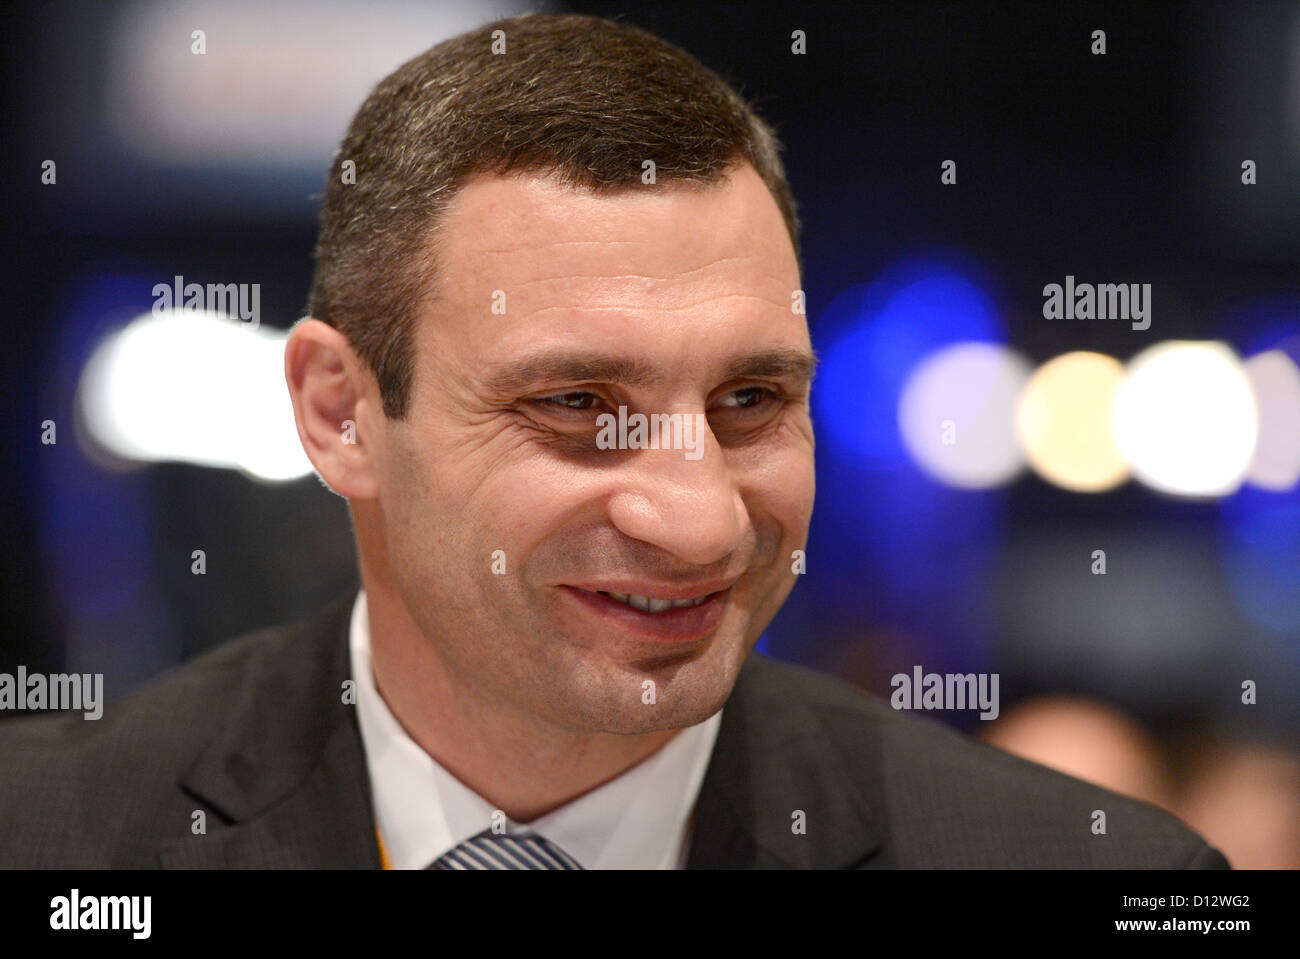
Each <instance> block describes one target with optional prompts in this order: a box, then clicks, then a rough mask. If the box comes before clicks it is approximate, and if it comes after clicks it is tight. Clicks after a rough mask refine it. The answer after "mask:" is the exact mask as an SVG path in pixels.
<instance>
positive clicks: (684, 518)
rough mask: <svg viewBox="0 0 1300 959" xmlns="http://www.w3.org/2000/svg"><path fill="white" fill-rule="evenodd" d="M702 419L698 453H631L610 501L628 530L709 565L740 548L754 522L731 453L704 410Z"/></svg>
mask: <svg viewBox="0 0 1300 959" xmlns="http://www.w3.org/2000/svg"><path fill="white" fill-rule="evenodd" d="M698 423H699V424H700V428H699V430H698V432H697V433H696V438H697V441H698V446H697V451H698V458H694V457H695V456H696V455H697V453H696V452H690V456H689V457H688V455H687V454H688V451H687V450H681V449H646V450H640V451H638V452H636V453H634V454H630V456H631V458H630V459H629V460H628V461H627V462H626V463H624V464H621V472H622V473H623V479H622V481H621V482H620V485H619V489H618V492H616V493H615V494H614V496H613V497H612V498H611V500H610V502H609V514H610V519H611V521H612V522H613V524H614V526H615V527H616V528H617V529H618V530H619V531H620V532H622V533H624V534H625V535H627V536H631V537H633V538H634V539H638V540H641V541H642V542H645V543H650V544H652V545H654V546H658V547H659V548H660V549H663V550H665V551H666V552H668V553H671V554H672V555H673V556H675V557H677V558H678V559H680V560H682V561H683V562H685V563H690V564H692V565H696V566H705V565H708V564H711V563H717V562H719V561H721V560H725V559H726V558H727V557H728V556H730V555H731V554H732V553H733V552H734V551H735V550H737V549H738V548H740V546H741V545H742V544H743V543H744V541H745V536H746V535H747V533H748V531H749V525H750V523H749V512H748V510H746V508H745V503H744V500H743V498H742V497H741V495H740V489H739V487H738V485H737V483H736V481H735V477H734V476H733V475H732V471H731V470H730V469H729V468H728V465H727V458H726V456H725V455H724V453H723V450H722V447H721V446H720V445H719V444H718V441H717V438H716V437H715V436H714V435H713V431H712V430H711V429H709V426H708V421H707V419H706V417H705V416H704V415H703V414H700V415H699V417H698ZM622 455H624V456H629V454H628V453H623V454H622Z"/></svg>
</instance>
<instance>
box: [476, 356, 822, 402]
mask: <svg viewBox="0 0 1300 959" xmlns="http://www.w3.org/2000/svg"><path fill="white" fill-rule="evenodd" d="M816 365H817V357H816V356H815V355H814V354H813V353H811V352H809V351H807V350H799V349H791V348H788V347H780V348H776V349H765V350H757V351H755V352H753V353H749V354H746V355H744V356H740V357H737V358H735V359H733V360H732V361H731V362H730V363H728V364H727V367H726V369H725V371H724V373H723V378H724V379H726V380H735V379H745V378H747V377H771V378H779V377H789V378H792V379H796V380H798V381H800V382H810V381H811V380H812V377H813V371H814V369H815V367H816ZM662 378H663V376H662V373H661V371H660V370H658V369H657V368H656V367H655V366H653V365H652V364H649V363H645V362H643V361H641V360H637V359H631V358H627V357H618V356H599V355H591V354H585V353H583V354H579V353H558V354H544V355H541V356H533V357H527V358H525V359H523V360H520V361H518V362H515V363H512V364H510V365H509V366H506V367H503V368H502V369H499V370H497V371H495V372H493V373H490V374H489V375H488V377H487V379H486V386H487V388H488V389H489V390H491V391H492V392H493V393H496V394H499V395H510V394H516V393H523V392H527V391H528V390H529V389H532V388H534V387H536V386H537V385H538V384H539V383H615V384H619V385H621V386H641V387H644V386H650V385H652V384H654V383H655V382H656V381H658V380H661V379H662Z"/></svg>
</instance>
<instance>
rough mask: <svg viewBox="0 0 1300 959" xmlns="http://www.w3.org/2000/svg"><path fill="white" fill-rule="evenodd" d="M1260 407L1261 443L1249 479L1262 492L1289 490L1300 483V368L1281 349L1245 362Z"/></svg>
mask: <svg viewBox="0 0 1300 959" xmlns="http://www.w3.org/2000/svg"><path fill="white" fill-rule="evenodd" d="M1246 375H1247V377H1249V379H1250V386H1251V389H1252V390H1254V393H1255V403H1256V405H1257V406H1258V408H1259V442H1258V443H1256V445H1255V455H1254V456H1253V457H1252V458H1251V461H1250V466H1249V468H1248V469H1247V470H1246V479H1247V481H1248V482H1250V483H1253V484H1254V485H1256V486H1259V487H1261V488H1263V489H1270V490H1276V491H1279V492H1280V491H1283V490H1289V489H1291V488H1292V487H1293V486H1295V485H1296V482H1297V481H1298V480H1300V369H1297V368H1296V365H1295V362H1294V361H1293V360H1292V359H1291V357H1289V356H1287V354H1286V353H1284V352H1283V351H1282V350H1269V351H1268V352H1267V353H1260V354H1258V355H1256V356H1252V357H1251V358H1250V359H1248V360H1247V361H1246Z"/></svg>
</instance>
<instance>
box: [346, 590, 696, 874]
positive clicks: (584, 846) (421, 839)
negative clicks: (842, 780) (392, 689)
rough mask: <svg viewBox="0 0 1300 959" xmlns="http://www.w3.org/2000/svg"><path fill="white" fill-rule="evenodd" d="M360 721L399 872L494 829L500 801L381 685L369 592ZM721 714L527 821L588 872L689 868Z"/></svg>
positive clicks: (361, 629) (361, 633) (516, 828)
mask: <svg viewBox="0 0 1300 959" xmlns="http://www.w3.org/2000/svg"><path fill="white" fill-rule="evenodd" d="M349 639H350V645H351V654H352V677H353V679H354V680H355V681H356V685H357V689H356V693H357V718H358V720H359V722H360V725H361V741H362V744H363V746H364V747H365V753H366V766H367V768H368V769H369V771H370V786H371V796H372V799H373V802H374V808H375V817H376V819H377V820H378V821H377V822H376V826H377V827H378V829H379V833H380V835H382V836H383V839H384V847H385V848H386V850H387V852H388V858H389V862H390V863H391V864H392V868H394V869H424V868H426V867H427V866H429V864H430V863H432V862H433V861H434V860H435V859H437V858H438V857H439V856H441V855H442V854H443V853H446V852H448V851H450V850H451V849H452V848H454V847H455V846H457V845H459V844H460V843H461V842H463V841H465V840H466V839H469V838H470V837H471V836H475V835H477V834H478V833H480V832H482V831H483V830H484V829H487V828H488V827H489V826H490V825H491V823H492V818H491V817H492V813H493V812H494V807H493V805H492V804H491V803H490V802H488V801H487V800H486V799H484V798H483V797H482V796H480V795H478V793H476V792H474V791H473V790H472V789H470V788H469V787H468V786H466V785H465V784H464V783H462V782H461V781H460V780H458V779H457V778H456V777H455V776H453V775H452V774H451V773H449V772H448V771H447V770H446V769H444V768H443V767H442V766H441V765H440V764H439V763H438V762H437V761H436V760H435V759H434V758H433V757H432V756H430V755H429V754H428V753H426V752H425V751H424V750H423V749H421V748H420V747H419V746H418V745H417V744H416V743H415V741H414V740H413V739H411V737H410V736H409V735H408V734H407V732H406V730H405V729H403V728H402V725H401V723H399V722H398V721H397V719H396V717H394V716H393V714H392V712H391V711H390V710H389V708H388V704H387V703H385V702H384V699H383V697H382V696H380V695H379V693H378V691H377V690H376V689H375V680H374V674H373V673H372V672H371V669H370V619H369V616H368V615H367V612H366V594H365V592H364V591H362V592H360V593H359V594H358V595H357V601H356V603H355V604H354V605H353V607H352V625H351V631H350V637H349ZM721 722H722V711H721V710H719V711H718V712H716V713H714V714H713V715H712V716H711V717H709V718H708V719H706V720H705V721H704V722H702V723H700V724H698V725H696V726H691V727H688V728H686V729H683V730H682V731H681V732H679V733H678V734H677V735H676V736H674V737H673V738H672V739H671V740H669V741H668V743H667V745H665V746H664V747H663V748H661V749H660V750H659V751H658V752H656V753H655V754H654V755H652V756H650V757H648V758H647V759H645V760H643V761H641V762H640V763H638V764H637V765H635V766H633V767H632V768H631V769H629V770H627V771H626V772H624V773H623V774H621V775H620V776H618V777H617V778H615V779H612V780H610V781H609V782H607V783H605V784H604V785H603V786H600V787H598V788H596V789H593V790H592V791H591V792H588V793H586V794H584V795H582V796H579V797H578V798H577V799H574V800H572V801H571V802H568V803H566V804H565V805H563V806H561V807H560V808H559V809H556V810H554V811H553V812H550V813H547V814H546V815H545V816H541V817H539V818H538V819H534V820H533V821H532V822H530V823H528V824H527V825H520V824H517V823H515V822H513V821H510V820H507V821H506V823H507V825H506V831H507V832H508V833H513V834H518V833H524V834H529V833H535V834H537V835H540V836H542V837H543V838H545V839H547V840H549V841H550V842H552V843H555V844H556V845H557V846H559V847H560V848H561V849H563V850H564V851H565V852H567V853H568V854H569V855H570V856H572V857H573V858H574V859H576V860H577V861H578V862H579V863H581V864H582V866H583V868H585V869H681V868H683V867H684V866H685V864H686V857H687V853H688V850H689V847H690V835H689V827H690V820H691V812H692V811H693V810H694V808H695V801H696V798H697V797H698V796H699V792H700V786H701V784H702V783H703V782H704V772H705V770H706V769H707V768H708V765H709V758H710V757H711V756H712V754H713V744H714V741H715V740H716V739H717V736H718V727H719V725H720V724H721Z"/></svg>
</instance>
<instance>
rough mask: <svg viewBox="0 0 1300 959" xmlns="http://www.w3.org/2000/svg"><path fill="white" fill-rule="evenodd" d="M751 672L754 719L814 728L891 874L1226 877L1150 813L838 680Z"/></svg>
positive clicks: (785, 668)
mask: <svg viewBox="0 0 1300 959" xmlns="http://www.w3.org/2000/svg"><path fill="white" fill-rule="evenodd" d="M755 666H756V668H755V669H754V670H753V673H754V675H753V680H752V682H751V688H752V690H753V693H754V695H755V697H756V699H757V700H759V701H761V702H762V704H763V708H767V709H777V710H782V709H784V710H788V711H790V713H791V714H793V713H794V712H796V711H800V710H801V711H806V712H807V713H808V714H810V715H811V716H813V717H815V721H816V723H817V724H818V726H819V728H820V730H821V733H822V735H823V737H824V739H825V741H826V742H828V744H829V745H830V746H831V748H832V749H834V751H835V752H836V754H837V755H838V756H839V758H840V760H841V761H842V763H843V768H844V770H845V772H846V773H847V774H848V775H849V777H850V778H851V779H852V780H853V781H854V782H855V783H856V785H857V786H858V788H859V790H860V791H861V793H862V794H863V795H864V796H868V797H870V802H871V805H872V807H873V808H872V810H871V812H872V814H873V815H874V816H875V817H876V818H878V819H882V820H883V821H884V823H883V824H884V826H885V827H886V829H887V832H888V835H889V842H890V844H891V846H892V851H893V855H894V856H895V859H896V861H897V864H898V865H917V866H1049V867H1050V866H1077V867H1100V868H1186V867H1192V866H1202V867H1204V866H1209V867H1218V868H1226V867H1227V862H1226V860H1224V859H1223V857H1222V856H1221V855H1220V854H1219V853H1218V852H1217V851H1215V850H1213V849H1212V848H1210V847H1209V846H1208V845H1207V844H1206V843H1205V841H1204V840H1203V839H1202V838H1201V837H1200V836H1199V835H1197V834H1196V833H1195V832H1193V831H1192V830H1191V829H1190V828H1188V827H1187V826H1186V825H1185V824H1184V823H1182V822H1181V821H1180V820H1178V819H1177V818H1176V817H1174V816H1173V815H1171V814H1170V813H1168V812H1165V811H1164V810H1161V809H1159V808H1157V807H1155V806H1153V805H1151V804H1149V803H1146V802H1143V801H1140V800H1137V799H1132V798H1130V797H1126V796H1122V795H1120V794H1118V793H1115V792H1112V791H1111V790H1108V789H1104V788H1102V787H1100V786H1096V785H1093V784H1091V783H1088V782H1085V781H1083V780H1080V779H1077V778H1075V777H1073V776H1069V775H1066V774H1064V773H1060V772H1057V771H1055V770H1053V769H1049V768H1048V767H1046V766H1043V765H1040V764H1038V763H1034V762H1030V761H1029V760H1025V759H1021V758H1020V757H1018V756H1014V755H1012V754H1010V753H1008V752H1005V751H1004V750H1001V749H998V748H996V747H994V746H990V745H988V744H986V743H981V742H979V741H977V740H975V739H972V738H971V737H969V736H967V735H965V734H963V733H961V732H958V731H957V730H955V729H953V728H951V727H949V726H947V725H946V724H944V723H942V722H940V721H938V720H937V719H934V718H933V717H928V716H923V715H917V714H914V713H909V712H906V711H902V710H896V709H894V708H893V707H892V706H891V705H890V704H889V703H888V702H886V701H885V700H883V699H881V698H879V697H877V696H873V695H871V694H869V693H866V692H863V691H862V690H859V689H857V688H856V687H854V686H851V685H849V684H848V683H846V682H843V681H842V680H839V679H835V678H833V677H830V676H827V675H824V674H821V673H817V672H815V671H813V670H810V669H807V668H804V667H800V666H794V665H791V664H787V663H778V662H776V661H774V660H771V659H767V658H761V659H760V660H759V661H758V662H756V663H755ZM791 718H792V719H793V715H792V716H791ZM1098 813H1100V814H1101V815H1100V816H1099V815H1098ZM1103 823H1104V829H1105V831H1104V832H1102V831H1101V829H1102V824H1103Z"/></svg>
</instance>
